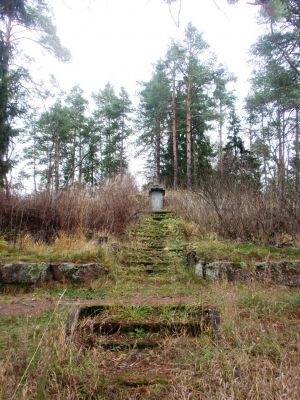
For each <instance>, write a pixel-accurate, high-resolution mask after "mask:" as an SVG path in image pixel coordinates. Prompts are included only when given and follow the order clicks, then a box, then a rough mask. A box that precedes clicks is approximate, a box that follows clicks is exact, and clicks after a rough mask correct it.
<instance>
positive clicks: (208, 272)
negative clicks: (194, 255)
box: [203, 261, 250, 282]
mask: <svg viewBox="0 0 300 400" xmlns="http://www.w3.org/2000/svg"><path fill="white" fill-rule="evenodd" d="M203 276H204V278H208V279H213V280H225V281H226V280H227V281H228V282H234V281H244V280H246V279H247V278H249V276H250V274H249V272H248V270H247V266H246V264H245V263H243V262H241V263H233V262H228V261H215V262H212V263H209V264H206V265H205V266H204V268H203Z"/></svg>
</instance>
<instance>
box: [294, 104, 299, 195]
mask: <svg viewBox="0 0 300 400" xmlns="http://www.w3.org/2000/svg"><path fill="white" fill-rule="evenodd" d="M299 133H300V127H299V108H298V107H297V108H296V129H295V189H296V192H299V190H300V185H299V183H300V182H299V174H300V157H299V151H300V149H299Z"/></svg>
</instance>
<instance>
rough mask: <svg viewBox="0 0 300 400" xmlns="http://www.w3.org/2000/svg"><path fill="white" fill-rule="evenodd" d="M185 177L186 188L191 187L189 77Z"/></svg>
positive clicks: (187, 86) (189, 86) (188, 79)
mask: <svg viewBox="0 0 300 400" xmlns="http://www.w3.org/2000/svg"><path fill="white" fill-rule="evenodd" d="M186 178H187V188H188V189H191V188H192V140H191V78H190V76H188V77H187V83H186Z"/></svg>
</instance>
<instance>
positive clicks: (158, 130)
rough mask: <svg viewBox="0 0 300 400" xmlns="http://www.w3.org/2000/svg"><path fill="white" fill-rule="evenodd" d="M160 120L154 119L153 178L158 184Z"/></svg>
mask: <svg viewBox="0 0 300 400" xmlns="http://www.w3.org/2000/svg"><path fill="white" fill-rule="evenodd" d="M160 141H161V138H160V120H159V118H156V120H155V178H156V180H157V183H159V182H160V147H161V143H160Z"/></svg>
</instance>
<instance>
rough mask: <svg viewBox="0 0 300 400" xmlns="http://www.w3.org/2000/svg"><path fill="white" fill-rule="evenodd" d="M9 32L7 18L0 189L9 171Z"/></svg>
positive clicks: (0, 54) (0, 57)
mask: <svg viewBox="0 0 300 400" xmlns="http://www.w3.org/2000/svg"><path fill="white" fill-rule="evenodd" d="M11 30H12V18H11V17H8V20H7V25H6V34H5V35H4V33H3V34H2V41H0V63H1V69H0V71H1V74H0V187H3V186H6V182H7V180H6V174H7V172H8V171H9V165H8V160H7V159H6V157H7V152H8V148H9V145H10V129H9V121H8V119H9V115H8V108H7V106H8V101H9V94H8V92H9V87H8V80H9V58H10V50H11Z"/></svg>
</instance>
